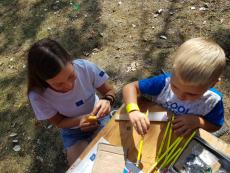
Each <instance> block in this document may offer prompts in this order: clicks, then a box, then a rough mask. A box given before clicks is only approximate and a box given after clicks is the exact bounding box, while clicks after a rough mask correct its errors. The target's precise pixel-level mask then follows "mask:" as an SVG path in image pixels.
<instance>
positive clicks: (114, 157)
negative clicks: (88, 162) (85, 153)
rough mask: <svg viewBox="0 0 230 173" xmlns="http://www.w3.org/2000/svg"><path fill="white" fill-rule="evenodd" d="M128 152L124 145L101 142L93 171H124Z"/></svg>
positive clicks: (106, 172)
mask: <svg viewBox="0 0 230 173" xmlns="http://www.w3.org/2000/svg"><path fill="white" fill-rule="evenodd" d="M127 153H128V152H127V150H126V149H124V148H123V147H120V146H114V145H110V144H103V143H100V144H99V145H98V150H97V156H96V159H95V162H94V165H93V170H92V173H108V172H110V173H113V172H114V173H115V172H116V173H118V172H122V171H123V169H124V167H125V160H126V159H127Z"/></svg>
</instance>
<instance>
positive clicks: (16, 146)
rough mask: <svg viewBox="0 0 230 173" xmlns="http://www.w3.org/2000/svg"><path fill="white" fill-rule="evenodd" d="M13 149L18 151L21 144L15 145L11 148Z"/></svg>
mask: <svg viewBox="0 0 230 173" xmlns="http://www.w3.org/2000/svg"><path fill="white" fill-rule="evenodd" d="M13 150H14V151H16V152H18V151H20V150H21V146H20V145H15V146H14V148H13Z"/></svg>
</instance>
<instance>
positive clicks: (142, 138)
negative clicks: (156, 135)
mask: <svg viewBox="0 0 230 173" xmlns="http://www.w3.org/2000/svg"><path fill="white" fill-rule="evenodd" d="M145 115H146V117H147V118H148V117H149V110H147V111H146V113H145ZM143 143H144V136H142V137H141V141H140V145H139V150H138V155H137V162H136V166H137V167H138V166H139V164H140V160H141V154H142V149H143Z"/></svg>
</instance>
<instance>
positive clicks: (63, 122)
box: [48, 113, 98, 131]
mask: <svg viewBox="0 0 230 173" xmlns="http://www.w3.org/2000/svg"><path fill="white" fill-rule="evenodd" d="M48 121H49V122H50V123H51V124H53V125H55V126H56V127H58V128H72V127H75V126H80V128H81V129H82V130H83V131H89V130H91V129H94V128H97V127H98V124H97V123H96V122H88V121H87V116H81V117H73V118H69V117H65V116H63V115H61V114H59V113H58V114H56V115H54V116H53V117H52V118H50V119H48Z"/></svg>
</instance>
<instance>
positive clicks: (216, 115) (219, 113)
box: [204, 100, 224, 126]
mask: <svg viewBox="0 0 230 173" xmlns="http://www.w3.org/2000/svg"><path fill="white" fill-rule="evenodd" d="M204 119H205V120H207V121H209V122H210V123H213V124H215V125H217V126H222V125H223V124H224V106H223V102H222V100H220V101H219V102H218V103H217V104H216V106H215V107H214V108H213V110H212V111H211V112H210V113H208V114H207V115H205V116H204Z"/></svg>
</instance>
